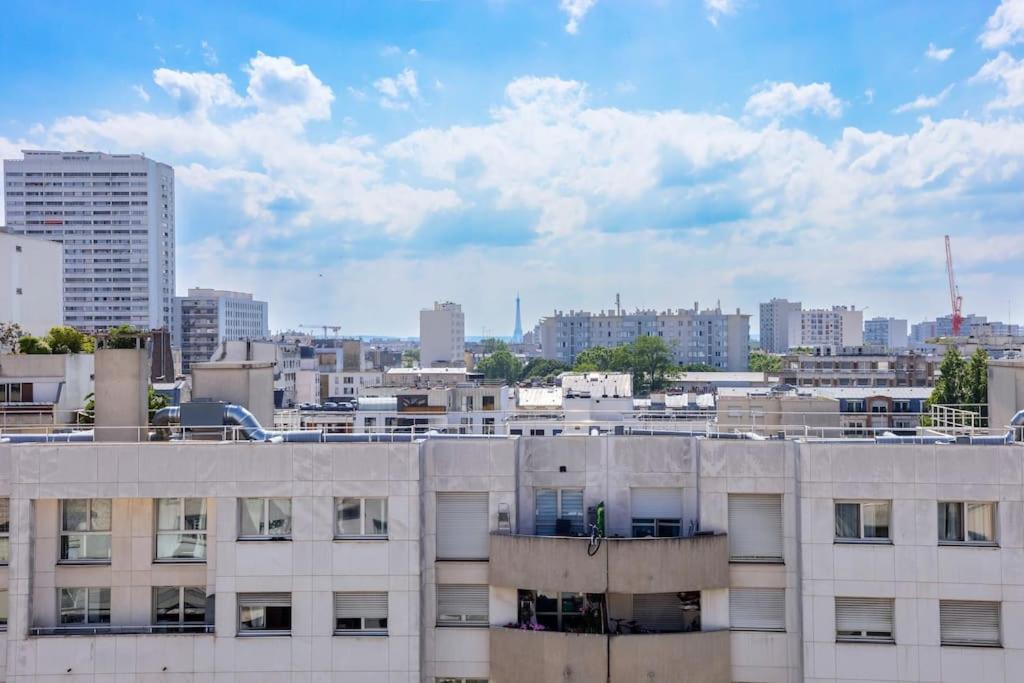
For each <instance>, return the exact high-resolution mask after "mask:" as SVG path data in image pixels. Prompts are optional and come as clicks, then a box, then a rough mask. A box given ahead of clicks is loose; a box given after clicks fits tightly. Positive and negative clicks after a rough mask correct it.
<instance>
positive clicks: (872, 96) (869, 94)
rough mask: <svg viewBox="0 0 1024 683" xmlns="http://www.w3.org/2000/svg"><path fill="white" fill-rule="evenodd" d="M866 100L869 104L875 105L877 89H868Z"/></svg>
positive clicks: (865, 95) (865, 94)
mask: <svg viewBox="0 0 1024 683" xmlns="http://www.w3.org/2000/svg"><path fill="white" fill-rule="evenodd" d="M864 99H865V100H866V101H867V103H868V104H872V103H874V101H875V89H874V88H868V89H867V90H865V91H864Z"/></svg>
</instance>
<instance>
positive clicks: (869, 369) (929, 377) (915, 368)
mask: <svg viewBox="0 0 1024 683" xmlns="http://www.w3.org/2000/svg"><path fill="white" fill-rule="evenodd" d="M939 362H940V359H939V358H937V357H936V356H931V355H924V354H921V353H915V352H909V353H898V354H897V353H888V352H886V351H885V350H884V349H882V348H881V347H871V346H854V347H841V348H835V347H832V346H819V347H815V348H814V349H812V350H811V352H810V353H790V354H787V355H785V356H783V357H782V368H781V369H780V370H779V377H780V380H781V381H782V382H783V383H784V384H789V385H792V386H796V387H801V388H803V387H930V386H932V385H933V384H934V383H935V377H936V374H937V372H938V367H939Z"/></svg>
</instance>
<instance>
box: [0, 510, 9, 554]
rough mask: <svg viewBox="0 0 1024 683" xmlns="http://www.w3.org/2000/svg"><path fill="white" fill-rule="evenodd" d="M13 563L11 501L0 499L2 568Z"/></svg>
mask: <svg viewBox="0 0 1024 683" xmlns="http://www.w3.org/2000/svg"><path fill="white" fill-rule="evenodd" d="M10 562H11V499H10V498H0V567H3V566H6V565H8V564H10Z"/></svg>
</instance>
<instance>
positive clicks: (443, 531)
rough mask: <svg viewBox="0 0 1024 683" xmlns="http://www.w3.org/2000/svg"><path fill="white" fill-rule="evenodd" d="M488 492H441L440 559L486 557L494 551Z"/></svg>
mask: <svg viewBox="0 0 1024 683" xmlns="http://www.w3.org/2000/svg"><path fill="white" fill-rule="evenodd" d="M487 516H488V509H487V492H486V491H484V492H482V493H438V494H437V559H439V560H486V559H487V556H488V555H489V554H490V537H489V531H490V526H489V524H488V519H487Z"/></svg>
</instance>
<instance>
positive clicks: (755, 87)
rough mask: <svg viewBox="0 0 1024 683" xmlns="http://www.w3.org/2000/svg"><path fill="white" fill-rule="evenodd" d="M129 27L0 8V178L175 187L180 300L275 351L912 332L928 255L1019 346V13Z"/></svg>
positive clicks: (830, 12) (518, 16) (708, 12)
mask: <svg viewBox="0 0 1024 683" xmlns="http://www.w3.org/2000/svg"><path fill="white" fill-rule="evenodd" d="M818 5H826V6H818ZM137 7H138V8H137V10H134V11H130V12H127V11H124V10H120V11H119V10H115V9H111V8H106V7H101V8H94V7H85V6H82V7H77V6H74V5H72V6H69V7H64V8H62V9H54V8H44V7H37V6H35V5H32V4H29V3H21V2H15V3H11V4H10V5H8V6H7V7H6V16H7V19H8V20H7V21H6V22H4V24H5V28H6V30H4V29H0V32H2V35H0V37H2V40H0V58H2V59H3V61H4V63H5V65H6V66H7V69H6V71H7V77H6V78H5V81H4V83H3V84H0V96H2V97H3V98H4V100H5V102H6V103H7V104H8V106H7V107H6V109H5V117H4V119H3V121H0V157H2V158H4V159H14V158H20V157H21V153H20V150H22V149H60V150H90V151H91V150H97V151H104V152H110V153H118V154H135V153H145V154H146V155H147V156H148V157H150V158H152V159H156V160H159V161H162V162H166V163H168V164H171V165H173V166H174V168H175V176H176V179H177V188H176V194H177V201H178V204H177V224H178V225H177V233H178V258H177V264H178V268H177V283H178V287H179V288H180V289H179V291H178V292H177V293H178V294H184V290H185V288H186V287H189V286H202V287H213V288H219V289H231V290H239V291H246V292H252V293H253V294H254V295H255V296H256V297H257V298H259V299H261V300H268V301H270V303H271V311H272V313H271V320H270V326H271V329H275V330H278V329H285V328H294V327H296V326H297V325H298V324H300V323H309V322H311V321H313V322H329V323H332V324H340V325H342V326H343V328H344V329H347V330H349V331H351V332H352V333H367V334H371V333H372V334H389V335H398V336H411V335H414V334H415V331H416V316H417V311H418V310H419V308H420V307H421V306H423V305H426V304H427V303H429V302H430V301H432V300H453V301H458V302H460V303H461V304H462V305H463V307H464V310H465V311H466V320H467V332H469V333H472V336H476V334H477V333H478V332H483V330H484V329H486V331H487V333H494V334H497V335H498V336H507V335H508V330H509V316H508V302H510V301H512V300H513V298H514V295H515V292H516V291H517V290H520V291H522V296H523V322H524V325H525V327H526V329H530V328H531V327H532V325H533V324H534V323H535V322H536V321H537V320H538V319H539V318H540V317H542V316H544V315H549V314H550V313H551V312H552V311H554V310H555V309H561V310H569V309H572V308H575V309H584V310H598V309H602V308H610V307H611V306H612V302H613V301H614V296H615V294H616V293H617V292H621V293H622V295H623V301H624V307H625V308H627V309H628V310H633V309H634V308H656V309H666V308H678V307H681V306H688V305H689V304H690V302H692V301H693V300H698V301H700V302H702V305H703V306H711V305H712V304H713V303H714V302H715V301H718V300H720V301H721V302H722V306H723V309H724V310H733V309H735V308H740V309H741V310H743V311H744V312H747V313H750V314H752V316H753V318H752V324H753V326H754V327H755V328H756V323H757V307H758V304H759V303H760V302H762V301H767V300H768V299H770V298H771V297H772V296H777V297H785V298H789V299H791V300H801V301H803V302H804V303H805V305H807V306H825V305H832V304H837V303H845V304H850V303H853V304H856V305H857V307H858V308H863V309H865V311H866V313H865V317H874V316H878V315H882V316H893V317H897V318H906V319H907V320H908V321H910V322H911V323H914V322H917V321H919V320H922V319H927V318H934V317H936V316H940V315H944V314H946V313H948V311H947V308H948V294H947V291H946V284H945V270H944V265H945V264H944V254H943V251H942V235H943V234H946V233H949V234H950V235H951V236H952V240H953V247H954V253H955V259H956V265H957V276H958V279H959V283H960V289H961V292H962V293H963V295H964V300H965V301H964V307H965V310H970V311H972V312H975V313H977V314H980V315H986V316H988V317H989V318H990V319H993V320H1006V321H1007V322H1015V321H1016V322H1019V321H1020V319H1021V314H1020V311H1021V305H1020V303H1019V302H1015V301H1012V300H1011V299H1010V296H1009V295H1008V293H1010V292H1013V291H1021V290H1022V285H1024V275H1022V274H1021V272H1020V269H1019V268H1016V267H1015V265H1016V263H1018V262H1019V260H1020V258H1021V257H1022V256H1024V240H1021V239H1020V238H1019V234H1020V229H1021V228H1020V224H1021V219H1022V217H1024V210H1022V209H1021V207H1020V204H1019V201H1018V200H1017V199H1016V196H1017V195H1018V194H1019V188H1020V187H1021V184H1022V182H1024V170H1022V169H1024V164H1022V163H1021V162H1022V161H1024V143H1021V142H1020V141H1021V140H1024V124H1022V123H1021V122H1020V116H1019V114H1020V107H1021V106H1022V105H1024V97H1022V95H1021V91H1020V85H1019V84H1020V75H1021V74H1022V73H1024V62H1022V59H1021V58H1022V56H1024V55H1022V53H1024V50H1022V48H1021V42H1022V41H1024V26H1022V25H1021V24H1020V23H1021V19H1020V17H1021V16H1022V13H1021V12H1018V11H1017V10H1016V9H1014V8H1019V7H1020V2H1019V0H1007V1H1006V2H1003V3H998V2H994V1H993V2H984V3H982V2H979V3H952V2H951V3H943V4H942V7H941V9H940V10H939V11H932V10H929V11H927V12H926V11H925V10H923V9H921V8H920V6H911V5H904V6H898V5H896V4H892V5H886V6H880V7H867V8H865V7H859V6H858V7H842V6H833V4H831V3H817V4H815V3H797V4H789V5H786V6H772V7H766V6H758V5H757V4H755V3H742V2H741V3H733V2H715V3H710V2H707V3H700V2H692V3H685V4H669V5H663V4H658V3H650V4H641V3H638V4H635V5H634V4H631V5H629V6H628V7H627V6H624V5H620V4H615V3H609V2H594V3H590V2H582V3H565V2H563V3H559V2H556V1H555V0H551V2H545V3H514V2H509V3H480V4H479V5H450V4H446V3H417V4H414V5H409V4H388V3H382V4H380V5H376V6H375V5H363V6H359V5H352V6H348V7H346V8H344V9H339V8H334V7H331V6H328V5H321V6H319V7H309V8H304V9H303V10H302V11H301V12H297V11H295V10H286V9H282V8H252V7H246V6H243V5H234V6H232V5H225V6H218V7H206V6H200V5H196V4H189V3H185V4H184V5H182V6H180V7H166V6H163V5H159V4H157V3H143V4H141V5H138V6H137ZM399 9H400V10H401V11H399ZM228 17H230V18H231V21H226V18H228ZM64 22H68V25H75V26H76V27H78V28H76V30H80V31H88V32H90V33H92V34H94V35H96V36H97V38H98V39H97V40H96V41H90V43H89V45H88V46H87V47H84V46H82V45H80V44H76V42H75V41H68V40H66V39H64V37H62V36H63V32H64V31H65V30H66V29H65V23H64ZM225 26H230V30H228V29H226V28H224V27H225ZM15 28H16V29H17V30H12V29H15ZM766 28H768V29H770V30H768V31H765V29H766ZM766 34H770V36H769V35H766ZM28 36H31V39H30V38H28ZM865 36H870V40H867V41H866V40H865ZM869 43H870V45H871V49H870V50H865V49H864V47H863V46H864V45H867V44H869ZM126 51H129V52H131V53H132V54H134V55H135V56H136V57H135V58H133V59H131V60H124V59H123V55H124V54H125V53H126ZM795 55H800V59H795V58H794V57H795ZM57 63H61V64H67V65H69V66H68V67H67V68H66V69H65V68H61V69H55V68H51V67H50V66H48V65H52V64H57ZM53 93H61V96H60V97H53ZM3 216H4V214H3V213H0V221H2V217H3ZM823 255H828V256H830V257H829V258H823ZM853 255H856V257H855V258H854V257H853ZM524 273H526V274H527V275H526V276H524ZM410 292H415V297H414V300H410V298H409V293H410ZM311 293H313V295H311ZM353 293H355V294H356V295H355V296H353ZM385 311H386V312H387V314H386V315H382V312H385Z"/></svg>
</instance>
